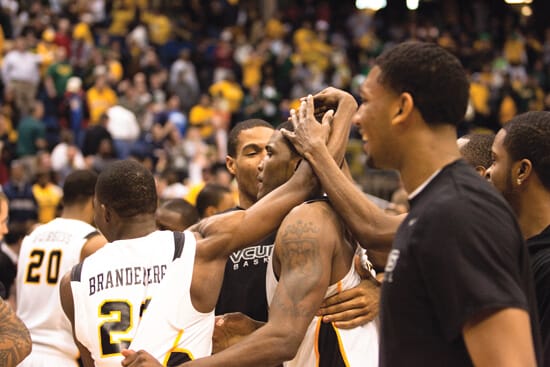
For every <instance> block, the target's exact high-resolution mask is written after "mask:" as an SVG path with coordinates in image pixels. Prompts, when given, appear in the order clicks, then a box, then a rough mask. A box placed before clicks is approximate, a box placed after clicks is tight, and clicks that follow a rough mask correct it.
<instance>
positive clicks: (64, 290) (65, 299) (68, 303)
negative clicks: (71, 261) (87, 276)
mask: <svg viewBox="0 0 550 367" xmlns="http://www.w3.org/2000/svg"><path fill="white" fill-rule="evenodd" d="M59 297H60V299H61V307H63V311H64V312H65V315H67V318H68V319H69V321H70V322H71V326H72V329H73V338H74V341H75V344H76V346H77V347H78V350H79V352H80V359H81V360H82V364H83V365H84V367H94V360H93V358H92V355H91V354H90V351H89V350H88V349H87V348H86V347H85V346H83V345H82V344H81V343H80V342H79V341H78V340H77V339H76V335H75V328H74V300H73V291H72V289H71V272H68V273H67V274H65V275H64V276H63V278H62V279H61V282H60V283H59Z"/></svg>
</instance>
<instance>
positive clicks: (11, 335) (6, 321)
mask: <svg viewBox="0 0 550 367" xmlns="http://www.w3.org/2000/svg"><path fill="white" fill-rule="evenodd" d="M31 346H32V344H31V336H30V334H29V331H28V330H27V328H26V327H25V324H23V322H22V321H21V320H20V319H19V318H18V317H17V316H16V315H15V312H13V310H12V309H11V307H10V306H9V305H8V304H7V303H6V302H4V301H3V300H2V299H0V366H7V367H12V366H13V367H15V366H16V365H17V364H18V363H19V362H21V361H22V360H23V359H24V358H25V357H26V356H27V355H28V354H29V353H30V352H31Z"/></svg>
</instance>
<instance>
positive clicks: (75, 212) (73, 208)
mask: <svg viewBox="0 0 550 367" xmlns="http://www.w3.org/2000/svg"><path fill="white" fill-rule="evenodd" d="M92 217H93V214H90V213H89V211H88V210H86V208H85V206H83V205H69V206H65V207H64V208H63V212H62V213H61V218H65V219H76V220H80V221H82V222H86V223H88V224H91V222H92V221H91V220H90V219H91V218H92Z"/></svg>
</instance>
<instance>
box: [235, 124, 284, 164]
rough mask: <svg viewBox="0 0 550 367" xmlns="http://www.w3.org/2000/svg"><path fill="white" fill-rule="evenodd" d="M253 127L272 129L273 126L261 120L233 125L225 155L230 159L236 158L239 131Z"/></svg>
mask: <svg viewBox="0 0 550 367" xmlns="http://www.w3.org/2000/svg"><path fill="white" fill-rule="evenodd" d="M254 127H267V128H270V129H273V125H271V124H270V123H269V122H267V121H265V120H261V119H249V120H244V121H241V122H239V123H238V124H236V125H235V127H233V129H231V131H230V132H229V137H228V139H227V154H228V155H229V156H230V157H233V158H235V157H237V145H239V135H240V134H241V131H243V130H248V129H252V128H254Z"/></svg>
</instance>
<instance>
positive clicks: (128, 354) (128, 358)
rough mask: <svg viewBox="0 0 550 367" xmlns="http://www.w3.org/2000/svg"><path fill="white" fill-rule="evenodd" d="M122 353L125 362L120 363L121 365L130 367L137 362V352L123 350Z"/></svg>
mask: <svg viewBox="0 0 550 367" xmlns="http://www.w3.org/2000/svg"><path fill="white" fill-rule="evenodd" d="M120 353H121V354H122V355H123V356H124V360H122V361H121V362H120V364H121V365H122V366H124V367H126V366H130V365H131V364H132V363H134V362H135V361H136V358H137V353H136V352H135V351H133V350H129V349H123V350H122V351H120Z"/></svg>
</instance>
